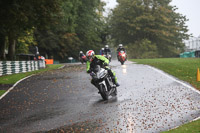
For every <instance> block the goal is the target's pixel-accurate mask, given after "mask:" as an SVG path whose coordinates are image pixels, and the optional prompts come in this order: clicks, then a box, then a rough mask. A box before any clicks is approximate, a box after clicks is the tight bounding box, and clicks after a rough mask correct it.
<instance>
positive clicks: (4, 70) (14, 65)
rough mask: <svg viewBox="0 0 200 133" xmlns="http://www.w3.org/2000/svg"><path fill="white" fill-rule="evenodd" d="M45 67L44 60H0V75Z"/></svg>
mask: <svg viewBox="0 0 200 133" xmlns="http://www.w3.org/2000/svg"><path fill="white" fill-rule="evenodd" d="M44 67H45V62H44V61H42V60H41V61H0V76H2V75H7V74H14V73H22V72H30V71H35V70H38V69H40V68H44Z"/></svg>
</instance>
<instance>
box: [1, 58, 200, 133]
mask: <svg viewBox="0 0 200 133" xmlns="http://www.w3.org/2000/svg"><path fill="white" fill-rule="evenodd" d="M111 66H112V69H113V70H114V71H115V72H116V74H117V77H118V81H119V83H120V85H121V86H120V87H118V95H117V97H110V99H109V100H108V101H103V100H102V98H101V96H100V95H99V94H98V93H97V92H98V91H97V89H96V88H95V87H94V86H92V85H91V84H90V79H91V78H90V76H89V75H88V74H87V73H86V72H85V71H86V70H85V65H77V64H76V65H75V66H68V67H65V68H64V69H61V70H57V71H50V72H48V73H43V74H40V75H35V76H33V77H31V78H28V79H26V80H24V81H22V82H21V83H20V84H18V85H17V86H16V87H15V88H14V90H12V91H11V92H9V94H8V95H6V96H5V97H4V98H3V99H2V100H1V101H0V106H1V107H0V114H1V115H0V132H19V133H21V132H47V131H48V132H131V133H132V132H161V131H166V130H168V129H171V128H174V127H176V126H179V125H181V124H183V123H187V122H189V121H191V120H193V119H195V118H197V117H200V94H199V93H198V92H195V91H193V90H191V88H190V87H187V86H184V85H183V84H181V83H180V82H176V80H174V78H169V75H165V74H163V73H160V72H158V71H155V70H154V69H152V68H151V67H148V66H145V65H138V64H133V63H132V62H125V65H120V63H119V62H117V61H112V62H111Z"/></svg>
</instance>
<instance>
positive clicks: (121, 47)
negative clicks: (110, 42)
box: [117, 44, 126, 60]
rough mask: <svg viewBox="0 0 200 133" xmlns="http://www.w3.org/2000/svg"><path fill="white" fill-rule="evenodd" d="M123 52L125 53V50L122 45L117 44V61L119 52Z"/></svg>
mask: <svg viewBox="0 0 200 133" xmlns="http://www.w3.org/2000/svg"><path fill="white" fill-rule="evenodd" d="M120 51H124V52H125V53H126V49H125V48H124V47H123V44H119V47H118V48H117V59H118V60H119V54H118V53H119V52H120Z"/></svg>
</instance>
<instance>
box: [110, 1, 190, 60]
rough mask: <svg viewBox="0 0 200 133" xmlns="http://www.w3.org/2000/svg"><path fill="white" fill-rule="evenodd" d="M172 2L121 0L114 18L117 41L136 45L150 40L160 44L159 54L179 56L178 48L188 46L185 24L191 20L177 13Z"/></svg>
mask: <svg viewBox="0 0 200 133" xmlns="http://www.w3.org/2000/svg"><path fill="white" fill-rule="evenodd" d="M170 2H171V0H118V3H119V4H118V6H117V7H116V8H115V9H114V10H113V12H112V16H111V20H110V25H111V29H112V31H111V35H112V37H113V38H114V39H115V41H116V44H119V43H123V44H129V45H128V46H129V47H135V46H137V44H138V42H143V41H142V40H145V39H146V40H149V41H150V42H151V44H153V45H156V49H157V53H158V54H157V55H158V57H171V56H175V55H177V54H178V53H177V51H178V49H182V48H183V46H184V45H183V40H184V39H187V38H188V36H189V35H188V34H187V31H188V29H187V27H186V26H185V22H186V21H187V19H186V18H185V16H182V15H181V14H179V13H176V12H175V10H176V8H175V7H172V6H171V5H170ZM130 44H131V45H130ZM146 45H149V43H146ZM147 47H148V46H147ZM141 54H142V53H141ZM143 54H145V53H143ZM145 57H146V56H145Z"/></svg>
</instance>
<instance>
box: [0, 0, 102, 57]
mask: <svg viewBox="0 0 200 133" xmlns="http://www.w3.org/2000/svg"><path fill="white" fill-rule="evenodd" d="M103 6H104V3H103V2H101V1H100V0H84V1H82V0H56V1H55V0H43V1H35V0H25V1H18V0H2V1H1V2H0V25H1V27H0V43H1V47H0V50H1V55H0V57H1V59H5V58H6V56H5V49H6V47H8V55H7V59H10V60H13V59H14V57H15V54H16V53H22V52H23V53H28V50H29V49H28V48H29V47H30V46H36V45H37V46H38V48H39V52H40V54H41V55H43V56H46V57H48V58H55V59H59V60H62V59H66V57H68V56H73V57H77V56H78V53H79V51H80V50H83V51H84V52H85V51H86V50H88V49H94V50H97V49H99V48H100V47H101V45H102V43H103V41H104V40H103V39H102V36H104V35H103V34H105V33H104V29H103V28H104V25H105V21H104V19H103V18H102V12H103ZM27 33H29V34H27ZM31 35H32V36H31ZM30 40H32V42H30ZM33 54H35V53H33Z"/></svg>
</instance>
